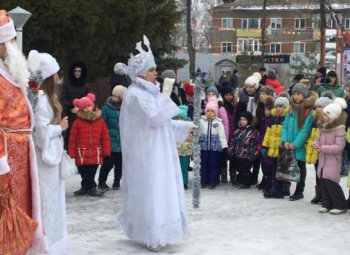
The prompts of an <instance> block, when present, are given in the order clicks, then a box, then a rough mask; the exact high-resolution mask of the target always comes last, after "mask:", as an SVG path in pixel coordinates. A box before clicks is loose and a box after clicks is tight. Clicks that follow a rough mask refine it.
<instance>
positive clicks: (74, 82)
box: [68, 62, 87, 87]
mask: <svg viewBox="0 0 350 255" xmlns="http://www.w3.org/2000/svg"><path fill="white" fill-rule="evenodd" d="M76 67H80V68H81V76H80V78H79V79H77V78H75V76H74V69H75V68H76ZM86 78H87V69H86V66H85V64H84V63H83V62H74V63H73V64H71V66H70V67H69V70H68V79H69V81H70V83H71V85H72V86H77V87H81V86H84V84H85V82H86Z"/></svg>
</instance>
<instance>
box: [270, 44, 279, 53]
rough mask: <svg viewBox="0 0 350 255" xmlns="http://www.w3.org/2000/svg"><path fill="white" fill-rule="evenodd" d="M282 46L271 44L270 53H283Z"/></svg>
mask: <svg viewBox="0 0 350 255" xmlns="http://www.w3.org/2000/svg"><path fill="white" fill-rule="evenodd" d="M281 49H282V45H281V44H279V43H271V44H270V53H281Z"/></svg>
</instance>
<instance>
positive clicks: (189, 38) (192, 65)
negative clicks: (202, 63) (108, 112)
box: [186, 0, 196, 79]
mask: <svg viewBox="0 0 350 255" xmlns="http://www.w3.org/2000/svg"><path fill="white" fill-rule="evenodd" d="M186 9H187V15H186V17H187V24H186V29H187V49H188V56H189V60H190V70H189V72H190V79H194V72H195V66H196V52H195V49H194V48H193V41H192V28H191V23H192V19H191V9H192V0H186Z"/></svg>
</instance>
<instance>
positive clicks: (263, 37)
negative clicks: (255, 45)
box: [261, 0, 267, 66]
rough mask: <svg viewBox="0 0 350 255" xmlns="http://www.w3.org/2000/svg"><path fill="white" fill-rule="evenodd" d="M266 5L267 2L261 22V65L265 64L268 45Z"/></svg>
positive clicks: (265, 0)
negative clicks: (266, 46)
mask: <svg viewBox="0 0 350 255" xmlns="http://www.w3.org/2000/svg"><path fill="white" fill-rule="evenodd" d="M266 5H267V0H264V5H263V17H262V22H261V65H262V66H263V65H264V63H265V43H266Z"/></svg>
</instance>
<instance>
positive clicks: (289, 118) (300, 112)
mask: <svg viewBox="0 0 350 255" xmlns="http://www.w3.org/2000/svg"><path fill="white" fill-rule="evenodd" d="M317 98H318V96H317V94H316V93H315V92H312V91H310V92H309V91H308V87H307V86H306V85H305V84H302V83H297V84H296V85H295V86H294V87H293V90H292V97H291V107H290V109H289V112H288V113H287V115H286V118H285V121H284V123H283V129H282V144H283V145H284V147H285V148H286V149H289V150H292V151H294V155H295V158H296V160H297V161H298V167H299V169H300V182H299V183H298V184H297V188H296V190H295V192H294V194H293V195H292V196H290V197H289V200H290V201H296V200H299V199H302V198H304V195H303V192H304V188H305V179H306V162H305V160H306V150H305V143H306V141H307V139H308V138H309V136H310V132H311V127H312V123H313V115H312V114H313V110H312V108H313V107H314V105H315V102H316V99H317Z"/></svg>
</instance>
